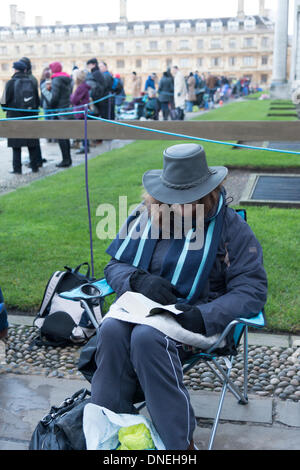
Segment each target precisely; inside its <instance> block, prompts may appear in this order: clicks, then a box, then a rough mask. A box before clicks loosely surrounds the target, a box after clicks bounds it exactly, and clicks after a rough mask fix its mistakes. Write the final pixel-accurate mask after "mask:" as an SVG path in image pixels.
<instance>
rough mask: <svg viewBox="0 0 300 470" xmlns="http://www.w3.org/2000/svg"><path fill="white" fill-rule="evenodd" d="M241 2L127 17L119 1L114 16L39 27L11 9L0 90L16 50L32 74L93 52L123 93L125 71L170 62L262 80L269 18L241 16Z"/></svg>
mask: <svg viewBox="0 0 300 470" xmlns="http://www.w3.org/2000/svg"><path fill="white" fill-rule="evenodd" d="M125 3H126V2H125ZM241 4H243V2H239V10H238V15H237V17H234V18H216V19H191V20H166V21H144V22H130V21H127V18H126V11H125V12H124V1H123V4H121V16H120V22H118V23H95V24H85V25H63V24H56V25H54V26H43V25H42V20H41V18H40V17H38V18H37V19H36V26H34V27H28V26H27V27H25V26H23V24H22V22H24V17H22V15H21V16H20V15H19V18H21V21H19V23H18V22H17V21H16V20H15V15H14V14H13V15H12V24H11V27H0V89H2V88H3V86H4V83H5V82H6V81H7V80H8V79H9V77H10V76H11V74H12V62H13V61H15V60H17V59H20V58H21V57H22V56H27V57H29V58H30V59H31V61H32V63H33V72H34V74H35V75H36V76H37V77H38V78H39V77H40V75H41V73H42V70H43V68H44V67H46V66H47V65H48V64H49V63H51V62H52V61H54V60H55V61H56V60H58V61H60V62H62V63H63V66H64V70H65V71H67V72H69V73H70V72H71V71H72V68H73V66H74V65H76V66H78V67H79V68H84V66H85V64H86V61H87V60H88V59H90V58H92V57H97V58H98V59H101V60H104V61H105V62H107V64H108V67H109V70H110V71H111V72H112V73H119V74H120V75H121V77H122V78H123V79H124V81H125V87H126V92H127V93H130V89H128V87H129V81H130V79H129V78H130V75H131V72H132V71H133V70H134V71H136V72H137V74H138V75H140V76H141V77H142V79H143V81H144V82H145V80H146V78H147V76H148V75H149V74H150V73H152V72H156V73H157V74H158V76H161V75H162V73H163V71H165V70H166V69H167V68H168V67H171V66H172V65H178V67H179V68H180V69H181V71H182V72H183V73H184V74H186V75H187V74H188V73H189V72H191V71H195V70H198V71H199V73H205V74H207V73H209V72H210V73H213V74H217V75H225V76H227V77H231V78H237V79H238V78H241V77H242V76H248V77H251V78H252V83H253V84H255V85H259V86H263V87H267V86H269V85H270V82H271V78H272V67H273V63H272V62H273V42H274V24H273V22H272V21H271V20H270V19H269V18H268V17H267V16H266V15H265V12H264V11H260V14H259V15H257V16H250V17H249V16H245V14H244V12H243V9H241ZM122 8H123V9H122ZM13 13H14V12H13ZM20 23H21V24H20Z"/></svg>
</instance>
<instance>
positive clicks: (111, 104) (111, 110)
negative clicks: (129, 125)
mask: <svg viewBox="0 0 300 470" xmlns="http://www.w3.org/2000/svg"><path fill="white" fill-rule="evenodd" d="M99 68H100V70H101V72H102V74H103V77H104V81H105V90H104V96H108V95H112V93H113V89H112V87H113V82H114V79H113V76H112V74H111V73H110V72H109V70H108V68H107V64H106V62H103V61H101V62H100V64H99ZM102 103H103V108H102V111H103V114H104V115H103V116H102V117H103V118H104V119H111V120H112V121H113V120H114V119H115V97H114V96H110V97H109V98H108V99H107V100H104V101H102Z"/></svg>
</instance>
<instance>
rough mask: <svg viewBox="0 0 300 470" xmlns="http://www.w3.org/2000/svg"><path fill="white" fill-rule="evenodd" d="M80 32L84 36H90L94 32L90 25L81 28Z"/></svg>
mask: <svg viewBox="0 0 300 470" xmlns="http://www.w3.org/2000/svg"><path fill="white" fill-rule="evenodd" d="M82 32H83V34H84V36H91V35H92V34H93V32H94V29H93V28H92V26H84V27H83V28H82Z"/></svg>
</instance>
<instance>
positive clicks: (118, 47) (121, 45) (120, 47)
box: [116, 42, 124, 54]
mask: <svg viewBox="0 0 300 470" xmlns="http://www.w3.org/2000/svg"><path fill="white" fill-rule="evenodd" d="M116 51H117V53H118V54H123V52H124V42H117V44H116Z"/></svg>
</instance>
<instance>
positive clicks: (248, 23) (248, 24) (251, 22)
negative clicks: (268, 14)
mask: <svg viewBox="0 0 300 470" xmlns="http://www.w3.org/2000/svg"><path fill="white" fill-rule="evenodd" d="M255 26H256V21H255V18H252V17H249V18H246V19H245V21H244V28H245V29H247V30H251V29H255Z"/></svg>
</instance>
